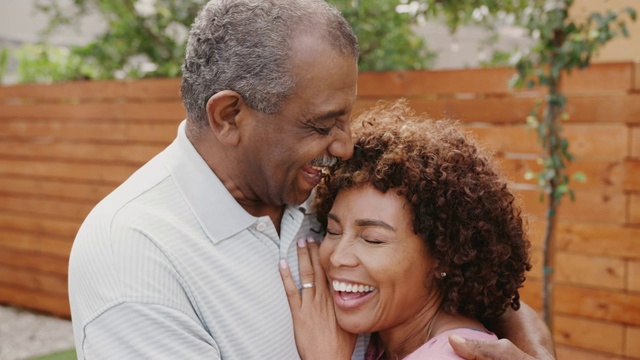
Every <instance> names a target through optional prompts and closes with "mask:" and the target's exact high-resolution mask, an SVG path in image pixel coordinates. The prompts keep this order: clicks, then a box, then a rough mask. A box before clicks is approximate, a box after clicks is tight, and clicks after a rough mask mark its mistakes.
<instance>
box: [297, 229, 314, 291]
mask: <svg viewBox="0 0 640 360" xmlns="http://www.w3.org/2000/svg"><path fill="white" fill-rule="evenodd" d="M314 244H315V240H314V239H313V238H307V239H299V240H298V268H299V269H300V286H301V288H302V296H307V294H309V293H310V294H315V287H316V285H317V283H316V276H315V273H316V272H315V269H314V266H313V264H312V262H311V261H312V259H311V255H310V251H309V250H310V248H311V247H313V246H314ZM316 250H317V249H316Z"/></svg>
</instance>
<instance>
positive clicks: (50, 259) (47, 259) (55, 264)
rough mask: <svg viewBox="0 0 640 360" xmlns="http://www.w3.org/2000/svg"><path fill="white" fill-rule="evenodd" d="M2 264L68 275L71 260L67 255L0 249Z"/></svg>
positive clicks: (63, 275) (0, 261) (0, 262)
mask: <svg viewBox="0 0 640 360" xmlns="http://www.w3.org/2000/svg"><path fill="white" fill-rule="evenodd" d="M0 264H2V265H4V266H9V267H12V268H18V269H24V270H27V271H36V272H43V273H48V274H52V275H57V276H62V277H65V278H66V277H67V268H68V267H69V261H68V259H67V257H66V256H52V255H50V254H34V253H31V252H25V251H17V250H11V249H7V248H3V249H2V250H0Z"/></svg>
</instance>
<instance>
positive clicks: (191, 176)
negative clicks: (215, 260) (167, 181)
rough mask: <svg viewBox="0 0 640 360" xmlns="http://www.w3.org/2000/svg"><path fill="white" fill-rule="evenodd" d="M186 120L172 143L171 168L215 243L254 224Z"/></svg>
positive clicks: (169, 158) (184, 194)
mask: <svg viewBox="0 0 640 360" xmlns="http://www.w3.org/2000/svg"><path fill="white" fill-rule="evenodd" d="M185 128H186V120H183V121H182V123H180V126H179V127H178V135H177V137H176V139H175V140H174V142H173V143H172V144H171V145H170V146H169V148H170V154H171V156H169V157H168V161H167V166H168V170H169V172H171V175H172V177H173V179H174V181H175V183H176V185H177V187H178V189H179V191H180V192H181V193H182V195H183V197H184V199H185V200H186V202H187V203H188V205H189V207H190V208H191V210H192V211H193V215H194V216H195V217H196V218H197V219H198V221H199V222H200V224H201V225H202V227H203V228H204V230H205V232H206V233H207V235H208V236H209V238H211V240H212V241H213V242H214V243H218V242H220V241H222V240H224V239H226V238H229V237H231V236H233V235H235V234H237V233H239V232H241V231H242V230H244V229H246V228H248V227H249V226H251V225H252V224H254V223H255V222H256V220H257V218H256V217H254V216H253V215H251V214H249V213H248V212H247V211H246V210H245V209H243V208H242V206H240V204H238V202H237V201H236V200H235V199H234V198H233V196H231V193H229V191H228V190H227V189H226V188H225V187H224V185H223V184H222V182H221V181H220V179H218V177H217V176H216V174H215V173H214V172H213V171H212V170H211V168H210V167H209V165H207V163H206V162H205V161H204V159H203V158H202V157H201V156H200V154H199V153H198V151H196V149H195V148H194V147H193V144H191V141H189V139H188V138H187V135H186V131H185Z"/></svg>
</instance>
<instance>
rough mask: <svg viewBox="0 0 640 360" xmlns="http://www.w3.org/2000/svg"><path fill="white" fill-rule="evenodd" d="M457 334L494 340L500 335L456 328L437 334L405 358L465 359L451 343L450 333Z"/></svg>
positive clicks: (469, 337) (413, 359)
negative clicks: (457, 353)
mask: <svg viewBox="0 0 640 360" xmlns="http://www.w3.org/2000/svg"><path fill="white" fill-rule="evenodd" d="M452 334H456V335H460V336H462V337H463V338H467V339H474V340H483V341H492V340H498V337H497V336H496V335H494V334H493V333H487V332H484V331H480V330H474V329H469V328H456V329H451V330H447V331H444V332H442V333H440V334H438V335H437V336H435V337H433V338H431V340H429V341H427V342H426V343H425V344H424V345H422V346H421V347H419V348H418V349H417V350H416V351H414V352H412V353H411V354H409V355H408V356H407V357H405V358H404V360H425V359H438V360H460V359H464V358H462V357H460V356H458V355H456V353H455V351H453V348H452V347H451V345H449V335H452Z"/></svg>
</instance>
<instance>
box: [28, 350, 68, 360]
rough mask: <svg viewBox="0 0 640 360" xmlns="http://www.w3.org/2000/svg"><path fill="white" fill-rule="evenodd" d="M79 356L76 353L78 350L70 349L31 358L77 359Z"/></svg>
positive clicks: (45, 359) (34, 359)
mask: <svg viewBox="0 0 640 360" xmlns="http://www.w3.org/2000/svg"><path fill="white" fill-rule="evenodd" d="M77 358H78V356H77V355H76V350H75V349H70V350H64V351H59V352H55V353H52V354H47V355H42V356H38V357H34V358H31V359H29V360H76V359H77Z"/></svg>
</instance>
